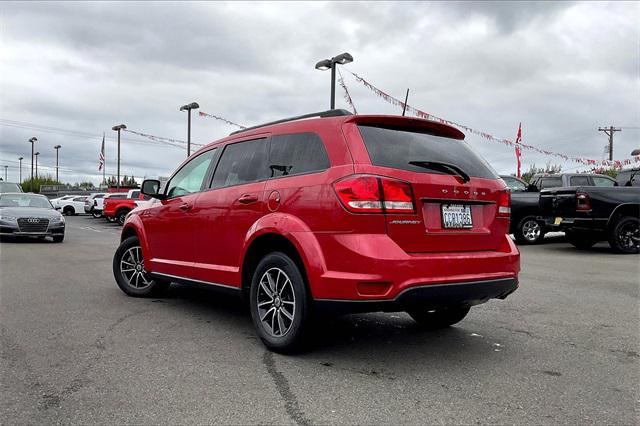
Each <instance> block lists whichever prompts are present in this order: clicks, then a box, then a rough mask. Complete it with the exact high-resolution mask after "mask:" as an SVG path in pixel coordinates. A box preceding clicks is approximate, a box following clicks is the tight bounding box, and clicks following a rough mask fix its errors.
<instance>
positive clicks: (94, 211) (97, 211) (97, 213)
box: [91, 210, 102, 219]
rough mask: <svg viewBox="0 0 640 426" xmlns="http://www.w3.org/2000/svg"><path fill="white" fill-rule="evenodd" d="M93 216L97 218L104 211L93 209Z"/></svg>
mask: <svg viewBox="0 0 640 426" xmlns="http://www.w3.org/2000/svg"><path fill="white" fill-rule="evenodd" d="M91 216H93V217H95V218H96V219H97V218H99V217H100V216H102V213H101V212H100V211H99V210H92V211H91Z"/></svg>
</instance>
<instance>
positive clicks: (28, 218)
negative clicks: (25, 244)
mask: <svg viewBox="0 0 640 426" xmlns="http://www.w3.org/2000/svg"><path fill="white" fill-rule="evenodd" d="M64 229H65V223H64V217H62V215H61V214H60V212H58V211H56V210H55V209H54V208H53V206H52V205H51V203H50V202H49V200H48V199H47V197H45V196H44V195H39V194H25V193H20V192H15V193H2V194H0V235H2V236H12V237H39V238H44V237H51V238H53V241H54V242H56V243H61V242H62V241H63V240H64Z"/></svg>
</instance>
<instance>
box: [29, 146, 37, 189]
mask: <svg viewBox="0 0 640 426" xmlns="http://www.w3.org/2000/svg"><path fill="white" fill-rule="evenodd" d="M29 142H31V180H33V145H34V144H35V143H36V142H38V138H36V137H35V136H34V137H32V138H31V139H29Z"/></svg>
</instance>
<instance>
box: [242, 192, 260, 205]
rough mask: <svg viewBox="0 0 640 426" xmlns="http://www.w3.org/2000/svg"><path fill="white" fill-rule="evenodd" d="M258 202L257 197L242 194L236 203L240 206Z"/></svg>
mask: <svg viewBox="0 0 640 426" xmlns="http://www.w3.org/2000/svg"><path fill="white" fill-rule="evenodd" d="M256 201H258V196H257V195H253V194H244V195H243V196H242V197H240V198H238V202H240V203H242V204H251V203H255V202H256Z"/></svg>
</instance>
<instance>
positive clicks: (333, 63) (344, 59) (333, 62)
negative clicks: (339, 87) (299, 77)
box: [316, 52, 353, 109]
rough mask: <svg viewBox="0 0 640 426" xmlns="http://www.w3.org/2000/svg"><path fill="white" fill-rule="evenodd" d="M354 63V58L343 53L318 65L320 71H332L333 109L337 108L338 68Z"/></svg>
mask: <svg viewBox="0 0 640 426" xmlns="http://www.w3.org/2000/svg"><path fill="white" fill-rule="evenodd" d="M350 62H353V56H351V55H350V54H348V53H346V52H345V53H341V54H340V55H338V56H334V57H333V58H331V59H323V60H322V61H320V62H318V63H317V64H316V69H317V70H320V71H326V70H329V69H330V70H331V103H330V106H331V109H334V108H335V107H336V67H337V66H338V64H340V65H345V64H348V63H350Z"/></svg>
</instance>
